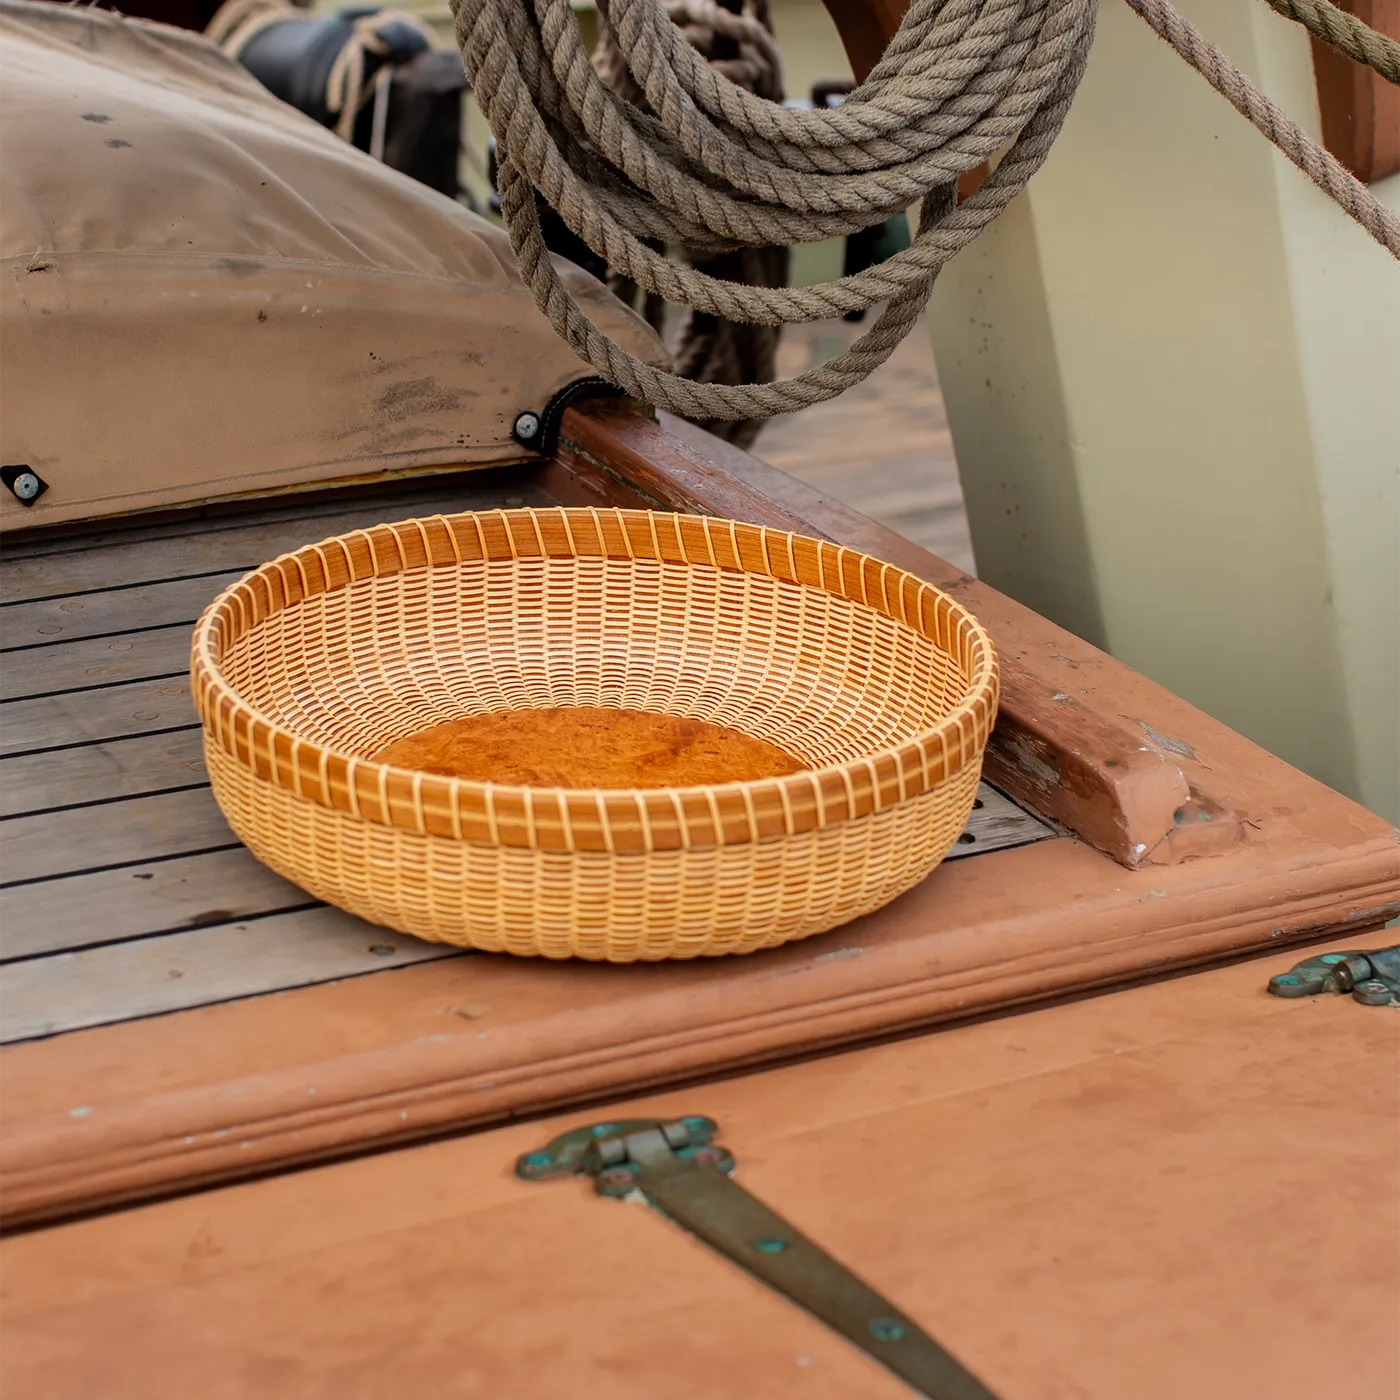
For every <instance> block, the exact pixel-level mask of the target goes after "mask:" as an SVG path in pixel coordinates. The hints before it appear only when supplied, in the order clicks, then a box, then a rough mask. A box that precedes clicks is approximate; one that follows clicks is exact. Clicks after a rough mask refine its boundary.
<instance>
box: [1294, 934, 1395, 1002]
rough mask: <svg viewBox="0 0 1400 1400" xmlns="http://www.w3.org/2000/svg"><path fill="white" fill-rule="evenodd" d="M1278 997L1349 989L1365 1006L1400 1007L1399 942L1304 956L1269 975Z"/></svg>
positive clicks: (1312, 994) (1305, 995)
mask: <svg viewBox="0 0 1400 1400" xmlns="http://www.w3.org/2000/svg"><path fill="white" fill-rule="evenodd" d="M1269 992H1270V994H1271V995H1273V996H1276V997H1312V996H1317V995H1319V994H1320V993H1322V992H1350V993H1351V995H1352V998H1353V999H1354V1000H1356V1001H1359V1002H1361V1003H1362V1005H1363V1006H1400V944H1397V945H1396V946H1395V947H1393V948H1371V949H1360V950H1352V951H1349V952H1345V953H1321V954H1315V955H1314V956H1313V957H1310V958H1304V959H1303V961H1302V962H1300V963H1294V965H1293V966H1292V967H1291V968H1290V969H1289V970H1288V971H1287V972H1278V973H1275V974H1274V976H1272V977H1270V978H1269Z"/></svg>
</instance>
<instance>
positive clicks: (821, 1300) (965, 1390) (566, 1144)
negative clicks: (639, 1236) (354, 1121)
mask: <svg viewBox="0 0 1400 1400" xmlns="http://www.w3.org/2000/svg"><path fill="white" fill-rule="evenodd" d="M716 1131H717V1128H716V1124H715V1123H714V1122H713V1121H712V1120H711V1119H709V1118H701V1117H687V1118H679V1119H676V1120H674V1121H670V1122H667V1121H663V1120H661V1119H652V1118H646V1119H627V1120H625V1121H622V1122H617V1123H595V1124H593V1125H591V1126H589V1127H585V1128H575V1129H574V1130H573V1131H571V1132H567V1133H564V1134H563V1135H562V1136H560V1137H557V1138H555V1139H554V1141H553V1142H551V1143H550V1144H549V1145H548V1146H547V1147H543V1148H541V1149H539V1150H538V1151H536V1152H527V1153H526V1154H525V1155H524V1156H523V1157H521V1158H520V1159H519V1161H518V1162H517V1163H516V1174H517V1175H519V1176H521V1177H523V1178H525V1179H526V1180H527V1181H543V1180H547V1179H550V1178H553V1177H563V1176H591V1177H592V1178H593V1181H594V1185H595V1188H596V1189H597V1191H598V1193H599V1195H603V1196H612V1197H618V1198H621V1197H624V1196H628V1195H631V1194H632V1193H633V1192H634V1191H635V1192H639V1193H640V1194H641V1195H642V1196H643V1197H644V1198H645V1199H646V1200H647V1202H648V1203H649V1204H651V1205H652V1206H654V1207H655V1208H656V1209H657V1210H659V1211H660V1212H661V1213H662V1214H663V1215H665V1216H667V1217H668V1218H669V1219H671V1220H672V1221H674V1222H675V1223H676V1224H677V1225H679V1226H680V1227H681V1228H682V1229H684V1230H687V1231H689V1233H690V1234H692V1235H694V1236H695V1237H696V1238H697V1239H700V1240H702V1241H703V1242H704V1243H705V1244H708V1245H709V1246H710V1247H711V1248H712V1249H715V1250H718V1251H719V1252H720V1253H721V1254H723V1255H725V1256H726V1257H728V1258H729V1259H732V1260H733V1261H734V1262H735V1263H736V1264H738V1265H739V1266H740V1267H741V1268H744V1269H747V1270H748V1272H749V1273H751V1274H753V1275H754V1277H755V1278H757V1279H759V1280H760V1281H761V1282H763V1283H766V1284H767V1285H768V1286H769V1287H770V1288H774V1289H776V1290H777V1291H778V1292H779V1293H782V1294H783V1295H784V1296H785V1297H787V1298H789V1299H791V1300H792V1301H793V1302H794V1303H796V1304H797V1305H798V1306H799V1307H802V1308H805V1309H806V1310H807V1311H808V1312H810V1313H811V1314H812V1315H813V1316H815V1317H817V1318H819V1319H820V1320H821V1321H822V1322H824V1323H826V1325H827V1326H828V1327H831V1328H832V1329H833V1330H835V1331H837V1332H839V1333H840V1334H841V1335H842V1336H843V1337H845V1338H846V1339H847V1340H848V1341H851V1342H853V1343H855V1345H856V1346H858V1347H859V1348H860V1349H861V1350H862V1351H864V1352H865V1353H867V1355H869V1356H871V1357H873V1358H874V1359H875V1360H876V1361H878V1362H879V1363H880V1364H881V1365H882V1366H885V1367H886V1368H888V1369H889V1370H890V1371H891V1372H893V1373H894V1374H895V1375H896V1376H898V1377H899V1378H900V1379H901V1380H903V1381H905V1382H906V1383H907V1384H908V1385H910V1386H911V1387H912V1388H913V1389H914V1390H916V1391H917V1392H918V1393H919V1394H921V1395H924V1396H927V1397H929V1400H996V1397H995V1395H994V1394H993V1393H992V1392H991V1391H990V1390H988V1389H987V1387H986V1386H985V1385H983V1384H982V1382H981V1381H979V1380H978V1379H977V1377H976V1376H974V1375H973V1374H972V1373H971V1372H970V1371H968V1370H967V1369H966V1367H964V1366H963V1365H962V1364H961V1363H960V1362H959V1361H957V1360H956V1359H955V1358H954V1357H953V1356H952V1355H950V1354H949V1353H948V1352H947V1351H946V1350H944V1348H943V1347H941V1346H940V1345H939V1344H938V1343H937V1342H936V1341H934V1340H933V1338H932V1337H930V1336H929V1335H928V1334H927V1333H926V1332H924V1331H923V1330H922V1329H921V1328H919V1327H918V1325H917V1324H916V1323H914V1322H913V1321H912V1320H911V1319H910V1318H909V1317H907V1316H906V1315H905V1314H904V1313H902V1312H901V1311H900V1310H899V1309H898V1308H896V1307H894V1306H893V1305H892V1304H891V1303H889V1302H887V1301H886V1300H885V1299H884V1298H882V1297H881V1296H880V1295H879V1294H878V1293H876V1292H875V1290H874V1289H873V1288H871V1287H869V1285H868V1284H866V1283H864V1282H863V1281H862V1280H861V1279H859V1278H857V1277H856V1276H855V1275H854V1274H853V1273H851V1272H850V1270H848V1269H846V1268H845V1267H843V1266H842V1265H841V1264H839V1263H838V1262H837V1261H836V1260H835V1259H833V1258H832V1257H831V1255H829V1254H827V1253H826V1251H825V1250H823V1249H821V1248H819V1247H818V1246H817V1245H815V1244H814V1243H813V1242H812V1241H811V1240H809V1239H808V1238H807V1237H806V1236H805V1235H803V1234H802V1233H801V1232H800V1231H798V1230H795V1229H794V1228H793V1227H792V1226H791V1225H789V1224H788V1222H787V1221H786V1220H784V1219H783V1218H782V1217H781V1216H780V1215H777V1214H775V1213H774V1212H773V1211H771V1210H770V1209H769V1208H768V1207H767V1206H766V1205H764V1203H763V1202H762V1201H760V1200H759V1199H758V1198H757V1197H755V1196H751V1195H750V1194H749V1193H748V1192H747V1191H745V1190H744V1188H743V1187H742V1186H739V1185H738V1184H737V1183H735V1182H734V1181H732V1180H731V1179H730V1176H729V1173H730V1172H732V1171H733V1170H734V1158H733V1157H732V1156H731V1155H730V1154H729V1153H728V1152H727V1151H726V1150H725V1149H724V1148H722V1147H720V1146H718V1145H717V1144H716V1143H715V1141H714V1138H715V1133H716Z"/></svg>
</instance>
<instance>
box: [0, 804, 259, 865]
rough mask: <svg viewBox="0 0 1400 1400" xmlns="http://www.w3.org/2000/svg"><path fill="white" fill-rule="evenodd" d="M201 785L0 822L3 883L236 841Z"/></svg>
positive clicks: (205, 849) (154, 857)
mask: <svg viewBox="0 0 1400 1400" xmlns="http://www.w3.org/2000/svg"><path fill="white" fill-rule="evenodd" d="M237 839H238V838H237V837H236V836H235V835H234V834H233V832H232V831H231V830H230V828H229V825H228V823H227V822H226V821H225V820H224V817H223V813H222V812H220V811H219V809H218V807H217V806H216V805H215V802H214V798H213V795H212V793H211V792H210V791H209V789H208V788H207V787H199V788H193V789H189V790H186V791H182V792H167V793H160V794H158V795H156V796H152V797H133V798H128V799H126V800H124V801H119V802H99V803H97V804H95V805H94V806H91V807H70V808H67V809H66V810H64V811H59V812H40V813H38V814H37V815H35V816H30V817H12V818H11V819H10V820H9V821H6V822H0V869H3V870H4V872H5V878H6V883H14V882H15V881H18V880H46V879H51V878H52V877H53V876H55V875H67V874H73V873H77V872H79V871H85V870H102V869H105V868H106V867H107V866H109V865H131V864H134V863H136V862H138V861H142V860H159V859H161V858H162V857H163V856H175V855H187V854H190V853H192V852H194V851H207V850H210V849H212V848H214V847H216V846H227V845H230V844H232V843H233V842H235V841H237Z"/></svg>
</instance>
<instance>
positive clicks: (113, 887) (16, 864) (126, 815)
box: [0, 735, 1054, 961]
mask: <svg viewBox="0 0 1400 1400" xmlns="http://www.w3.org/2000/svg"><path fill="white" fill-rule="evenodd" d="M165 737H167V736H162V738H165ZM168 737H171V738H173V737H175V736H168ZM180 737H184V736H180ZM195 737H196V738H197V737H198V736H197V735H196V736H195ZM114 747H115V746H114ZM75 752H79V753H84V754H86V753H88V752H90V751H89V750H77V751H75ZM7 761H13V760H7ZM0 776H3V769H2V768H0ZM124 780H125V779H124ZM138 780H139V779H138ZM977 801H978V803H979V804H980V805H979V806H978V808H977V809H976V810H974V812H973V814H972V819H971V820H970V821H969V822H968V826H967V830H966V831H965V832H964V833H963V836H962V838H961V839H960V840H959V841H958V842H957V843H955V844H954V846H953V849H952V850H951V851H950V852H949V855H948V859H950V860H959V859H964V858H966V857H969V856H975V855H981V854H984V853H987V852H991V851H997V850H1004V849H1007V848H1009V847H1012V846H1021V845H1025V844H1027V843H1029V842H1032V841H1042V840H1045V839H1046V838H1048V837H1050V836H1052V835H1053V834H1054V833H1053V832H1052V831H1051V830H1050V828H1049V827H1047V826H1045V825H1044V824H1043V823H1041V822H1039V821H1037V820H1036V819H1035V818H1034V817H1031V816H1028V815H1027V814H1026V813H1024V812H1022V811H1021V810H1020V809H1019V808H1018V807H1016V806H1015V804H1014V803H1012V802H1011V801H1009V800H1008V799H1007V798H1006V797H1004V796H1002V794H1001V793H999V792H997V791H995V790H994V789H993V788H990V787H988V786H987V785H986V784H983V785H982V787H981V789H980V790H979V793H978V798H977ZM236 842H237V838H236V837H235V836H234V834H233V832H232V831H230V830H229V828H228V826H227V824H226V823H225V822H224V819H223V817H222V815H221V814H220V813H219V810H218V808H217V807H216V806H215V804H214V800H213V797H212V795H211V794H210V792H209V789H208V787H194V788H190V789H187V790H184V791H180V792H171V793H164V794H161V795H158V796H149V797H139V798H135V799H131V800H127V801H117V802H102V803H99V804H97V805H94V806H90V807H79V808H71V809H68V810H66V811H60V812H49V813H41V814H38V815H35V816H27V817H20V818H12V819H10V820H8V821H4V822H0V861H3V868H4V870H5V873H6V876H7V878H8V879H9V881H11V882H12V883H11V884H9V885H6V886H3V887H0V923H3V926H4V927H3V930H0V961H3V960H5V959H10V958H16V957H33V956H36V955H38V954H41V953H44V952H58V951H62V950H64V949H66V948H72V947H88V946H93V945H96V944H100V943H116V942H121V941H123V940H126V939H131V938H139V937H143V936H145V935H147V934H151V933H156V932H161V931H164V930H169V929H177V928H179V927H181V926H188V925H190V924H191V923H197V924H201V925H203V924H208V923H212V922H220V921H222V920H225V919H229V918H240V917H246V916H248V915H251V914H261V913H264V912H267V911H269V910H278V909H285V908H288V907H290V906H293V905H297V904H302V903H306V902H310V901H311V896H310V895H308V894H306V893H305V892H303V891H301V890H299V889H297V888H296V887H295V886H294V885H291V884H289V883H287V882H286V881H284V880H282V879H281V878H280V877H279V876H275V875H273V874H272V872H271V871H267V870H266V869H265V868H264V867H262V866H260V865H258V863H257V862H256V861H255V860H254V859H253V857H252V856H251V855H250V854H249V853H248V852H247V851H245V850H243V849H242V848H241V847H237V848H236V849H227V848H230V847H235V846H236ZM218 847H223V848H225V849H214V848H218ZM186 852H202V853H204V854H200V855H196V856H193V857H192V858H191V859H189V860H188V861H175V860H170V859H168V858H169V857H172V856H181V855H184V854H185V853H186ZM163 857H164V858H166V859H162V858H163ZM107 867H117V868H110V869H109V868H107ZM56 877H66V878H56ZM21 881H22V882H23V883H18V882H21ZM172 885H173V887H174V893H175V898H173V899H172V895H171V889H172ZM95 909H100V910H101V911H102V916H101V919H100V920H99V921H97V922H94V919H93V911H94V910H95ZM346 917H347V918H348V917H349V916H348V915H347V916H346Z"/></svg>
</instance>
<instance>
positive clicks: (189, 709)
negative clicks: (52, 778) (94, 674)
mask: <svg viewBox="0 0 1400 1400" xmlns="http://www.w3.org/2000/svg"><path fill="white" fill-rule="evenodd" d="M198 723H199V720H198V717H197V716H196V715H195V712H194V705H193V703H192V702H191V700H190V687H189V681H188V680H187V679H186V678H185V677H184V676H183V675H181V676H176V677H173V678H170V679H166V680H150V681H132V682H130V683H129V684H127V685H114V686H107V687H105V688H102V689H98V690H88V691H79V692H75V693H73V694H69V695H48V696H43V697H41V698H39V699H35V700H14V701H11V702H10V703H9V704H8V705H6V706H5V707H4V709H3V711H0V755H9V754H19V753H34V752H48V751H51V750H54V749H62V748H66V747H68V746H70V745H73V744H90V743H96V742H99V741H102V740H106V739H125V738H129V737H130V736H132V735H134V734H150V733H152V732H154V731H156V730H165V729H182V728H189V727H191V726H193V725H197V724H198Z"/></svg>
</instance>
